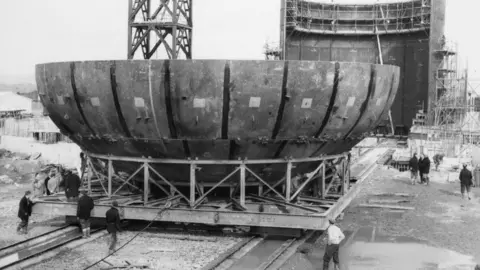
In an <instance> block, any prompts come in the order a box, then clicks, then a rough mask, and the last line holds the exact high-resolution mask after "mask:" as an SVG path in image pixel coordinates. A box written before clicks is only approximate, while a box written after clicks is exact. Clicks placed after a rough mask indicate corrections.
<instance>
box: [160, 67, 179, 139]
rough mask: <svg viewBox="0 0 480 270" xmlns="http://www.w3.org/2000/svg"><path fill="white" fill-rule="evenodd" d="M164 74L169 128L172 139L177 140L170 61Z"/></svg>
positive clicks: (164, 68)
mask: <svg viewBox="0 0 480 270" xmlns="http://www.w3.org/2000/svg"><path fill="white" fill-rule="evenodd" d="M163 72H164V79H163V85H164V89H165V108H166V110H167V120H168V127H169V129H170V136H171V137H172V139H177V128H176V126H175V120H174V119H173V109H172V89H171V77H170V60H165V64H164V65H163Z"/></svg>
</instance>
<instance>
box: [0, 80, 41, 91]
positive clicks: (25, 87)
mask: <svg viewBox="0 0 480 270" xmlns="http://www.w3.org/2000/svg"><path fill="white" fill-rule="evenodd" d="M36 90H37V86H36V85H35V84H33V83H19V84H5V83H1V82H0V92H15V93H28V92H33V91H36Z"/></svg>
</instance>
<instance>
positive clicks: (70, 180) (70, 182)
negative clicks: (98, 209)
mask: <svg viewBox="0 0 480 270" xmlns="http://www.w3.org/2000/svg"><path fill="white" fill-rule="evenodd" d="M81 183H82V182H81V181H80V177H78V175H76V174H74V173H72V172H71V171H68V172H67V175H66V176H65V196H67V201H69V202H74V201H77V200H78V193H79V192H78V190H79V189H80V185H81Z"/></svg>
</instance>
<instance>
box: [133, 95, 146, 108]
mask: <svg viewBox="0 0 480 270" xmlns="http://www.w3.org/2000/svg"><path fill="white" fill-rule="evenodd" d="M134 101H135V107H137V108H143V107H145V101H144V100H143V98H141V97H135V98H134Z"/></svg>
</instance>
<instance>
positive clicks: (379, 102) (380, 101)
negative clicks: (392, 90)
mask: <svg viewBox="0 0 480 270" xmlns="http://www.w3.org/2000/svg"><path fill="white" fill-rule="evenodd" d="M382 102H383V98H379V99H377V102H376V103H375V106H380V105H382Z"/></svg>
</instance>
